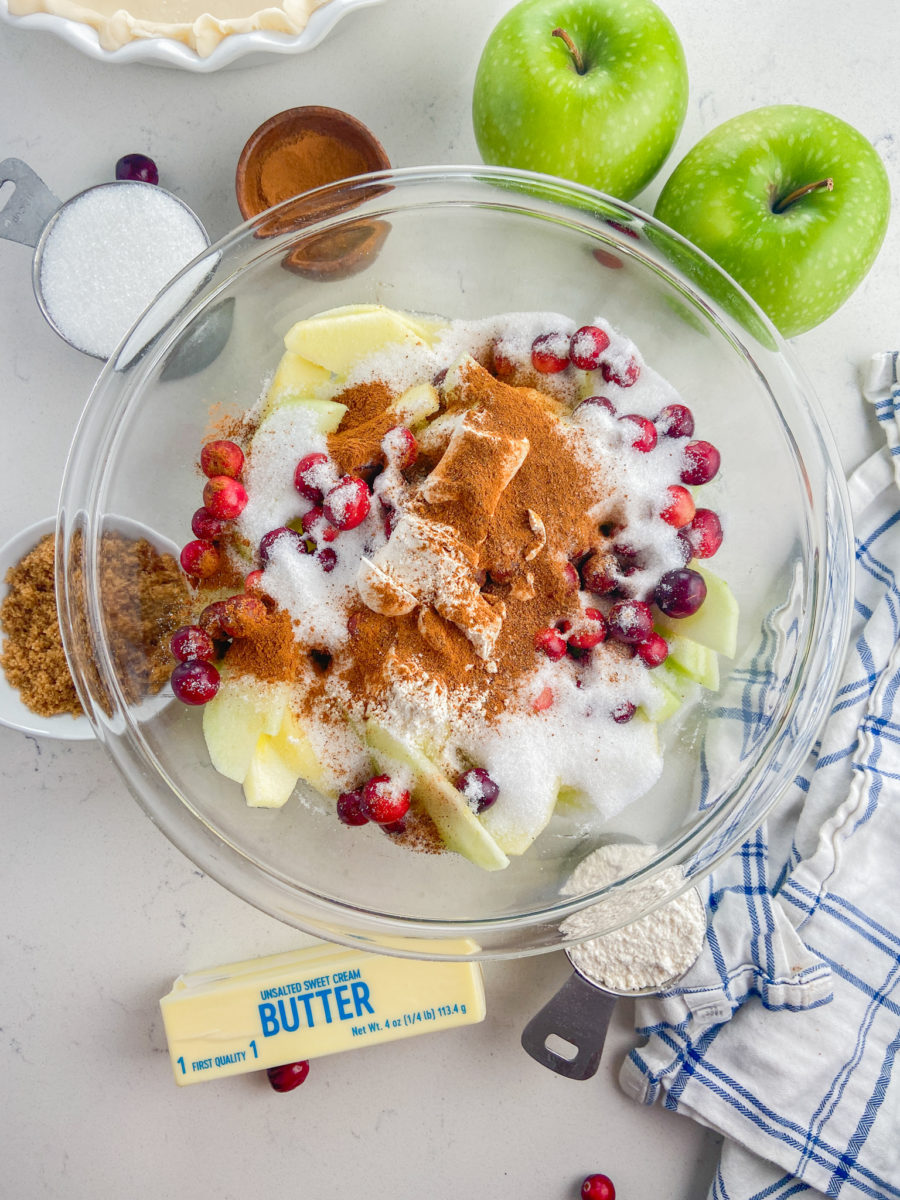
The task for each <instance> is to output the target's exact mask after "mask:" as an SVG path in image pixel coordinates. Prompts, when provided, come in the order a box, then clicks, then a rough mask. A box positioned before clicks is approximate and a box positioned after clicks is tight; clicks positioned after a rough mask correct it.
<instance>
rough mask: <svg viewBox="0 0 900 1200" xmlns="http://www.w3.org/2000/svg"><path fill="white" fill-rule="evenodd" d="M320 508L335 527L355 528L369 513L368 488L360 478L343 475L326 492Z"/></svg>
mask: <svg viewBox="0 0 900 1200" xmlns="http://www.w3.org/2000/svg"><path fill="white" fill-rule="evenodd" d="M322 509H323V511H324V513H325V516H326V517H327V518H328V520H329V521H330V522H331V524H332V525H334V527H335V528H336V529H340V530H341V531H342V532H343V531H344V530H347V529H355V528H356V526H357V525H361V524H362V522H363V521H364V520H365V519H366V517H367V516H368V515H369V489H368V488H367V487H366V485H365V483H364V482H363V480H362V479H357V478H356V476H355V475H345V476H344V477H343V479H341V480H340V481H339V482H338V483H337V484H336V485H335V486H334V487H333V488H332V489H331V491H330V492H329V493H328V494H327V496H326V497H325V499H324V501H323V503H322Z"/></svg>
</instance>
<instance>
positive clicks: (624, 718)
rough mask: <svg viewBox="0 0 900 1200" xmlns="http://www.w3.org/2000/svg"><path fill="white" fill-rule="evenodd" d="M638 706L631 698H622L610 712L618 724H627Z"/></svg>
mask: <svg viewBox="0 0 900 1200" xmlns="http://www.w3.org/2000/svg"><path fill="white" fill-rule="evenodd" d="M636 712H637V708H636V706H635V705H634V704H632V703H631V701H630V700H622V701H621V702H620V703H619V704H617V705H616V707H615V708H614V709H613V710H612V712H611V713H610V714H609V715H610V716H611V717H612V719H613V720H614V721H615V723H616V724H617V725H627V724H628V722H629V721H630V720H631V718H632V717H633V716H634V714H635V713H636Z"/></svg>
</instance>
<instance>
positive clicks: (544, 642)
mask: <svg viewBox="0 0 900 1200" xmlns="http://www.w3.org/2000/svg"><path fill="white" fill-rule="evenodd" d="M534 648H535V650H542V651H543V653H544V654H546V655H547V657H548V658H549V659H550V661H551V662H559V660H560V659H561V658H565V654H566V643H565V639H564V638H562V637H560V635H559V632H558V631H557V630H556V629H551V628H550V626H549V625H548V626H545V628H543V629H539V630H538V631H537V633H536V634H535V635H534Z"/></svg>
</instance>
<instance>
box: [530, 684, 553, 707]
mask: <svg viewBox="0 0 900 1200" xmlns="http://www.w3.org/2000/svg"><path fill="white" fill-rule="evenodd" d="M552 705H553V688H551V687H545V688H541V690H540V691H539V692H538V694H537V695H536V696H535V698H534V699H533V700H532V702H531V710H532V712H536V713H539V712H546V711H547V709H548V708H551V707H552Z"/></svg>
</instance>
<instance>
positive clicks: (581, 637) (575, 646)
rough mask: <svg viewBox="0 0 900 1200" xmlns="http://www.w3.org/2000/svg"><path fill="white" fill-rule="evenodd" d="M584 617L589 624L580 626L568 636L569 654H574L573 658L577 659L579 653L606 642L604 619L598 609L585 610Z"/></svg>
mask: <svg viewBox="0 0 900 1200" xmlns="http://www.w3.org/2000/svg"><path fill="white" fill-rule="evenodd" d="M584 615H585V616H586V617H587V619H588V621H589V622H590V624H589V625H588V624H585V625H582V626H581V627H580V628H578V629H576V630H575V632H574V633H570V634H569V642H568V650H569V654H572V652H573V651H575V652H576V653H575V654H574V655H573V657H578V652H579V651H581V652H584V651H586V650H593V649H594V647H595V646H599V645H600V643H601V642H605V641H606V632H607V630H606V618H605V617H604V615H603V613H602V612H601V611H600V610H599V608H586V609H585V611H584Z"/></svg>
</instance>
